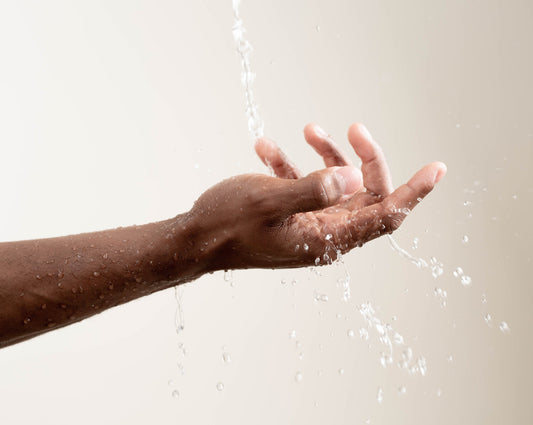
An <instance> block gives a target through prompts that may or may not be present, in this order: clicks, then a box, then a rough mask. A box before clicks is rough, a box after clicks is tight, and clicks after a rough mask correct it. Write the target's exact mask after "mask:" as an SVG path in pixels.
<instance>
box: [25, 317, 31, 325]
mask: <svg viewBox="0 0 533 425" xmlns="http://www.w3.org/2000/svg"><path fill="white" fill-rule="evenodd" d="M30 322H31V319H30V318H29V317H26V318H25V319H24V324H25V325H27V324H28V323H30Z"/></svg>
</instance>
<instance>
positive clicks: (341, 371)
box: [339, 367, 344, 376]
mask: <svg viewBox="0 0 533 425" xmlns="http://www.w3.org/2000/svg"><path fill="white" fill-rule="evenodd" d="M339 375H341V376H342V375H344V369H343V368H342V367H341V368H340V369H339Z"/></svg>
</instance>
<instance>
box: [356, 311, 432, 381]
mask: <svg viewBox="0 0 533 425" xmlns="http://www.w3.org/2000/svg"><path fill="white" fill-rule="evenodd" d="M359 313H361V315H362V316H363V319H364V320H365V323H366V324H367V327H368V329H375V330H376V332H377V334H378V337H379V342H380V343H381V344H382V345H383V346H385V351H382V352H381V353H380V363H381V365H382V366H383V367H384V368H386V367H388V366H389V365H392V364H393V363H394V361H395V358H394V353H395V347H396V348H398V349H400V350H402V352H401V358H400V359H396V360H397V364H398V366H399V367H400V368H401V369H405V370H407V372H408V373H409V374H410V375H417V374H420V375H422V376H425V375H426V372H427V364H426V359H425V358H424V357H422V356H420V357H418V358H416V359H415V358H414V357H413V350H412V349H411V347H409V346H407V345H406V344H405V340H404V338H403V336H402V335H400V334H399V333H398V332H396V331H395V330H394V328H393V327H392V326H391V325H390V324H388V323H386V324H385V323H383V322H382V321H381V320H380V319H379V318H378V317H377V316H376V311H375V310H374V308H373V307H372V304H370V303H369V302H368V303H363V304H361V305H360V306H359ZM361 329H362V330H365V331H366V332H364V333H363V334H364V335H365V336H367V337H368V329H365V328H361ZM363 334H362V335H363ZM362 335H361V336H362Z"/></svg>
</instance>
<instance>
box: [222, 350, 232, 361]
mask: <svg viewBox="0 0 533 425" xmlns="http://www.w3.org/2000/svg"><path fill="white" fill-rule="evenodd" d="M222 360H224V363H231V355H230V353H227V352H224V353H222Z"/></svg>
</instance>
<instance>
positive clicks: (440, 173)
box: [435, 162, 448, 184]
mask: <svg viewBox="0 0 533 425" xmlns="http://www.w3.org/2000/svg"><path fill="white" fill-rule="evenodd" d="M438 165H439V169H438V170H437V173H436V174H435V184H437V183H438V182H440V181H441V180H442V178H443V177H444V176H445V175H446V171H448V168H447V167H446V164H445V163H444V162H439V163H438Z"/></svg>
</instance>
